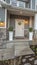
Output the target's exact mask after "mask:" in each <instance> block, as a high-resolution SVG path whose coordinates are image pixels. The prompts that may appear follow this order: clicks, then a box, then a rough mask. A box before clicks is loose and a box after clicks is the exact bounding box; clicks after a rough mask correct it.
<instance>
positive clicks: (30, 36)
mask: <svg viewBox="0 0 37 65" xmlns="http://www.w3.org/2000/svg"><path fill="white" fill-rule="evenodd" d="M29 40H33V32H29Z"/></svg>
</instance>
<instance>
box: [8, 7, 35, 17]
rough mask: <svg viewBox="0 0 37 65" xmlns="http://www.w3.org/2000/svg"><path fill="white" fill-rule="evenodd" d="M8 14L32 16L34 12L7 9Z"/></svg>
mask: <svg viewBox="0 0 37 65" xmlns="http://www.w3.org/2000/svg"><path fill="white" fill-rule="evenodd" d="M8 13H10V14H14V15H22V16H34V12H31V11H28V10H21V9H19V10H18V9H15V8H14V9H12V10H11V9H8Z"/></svg>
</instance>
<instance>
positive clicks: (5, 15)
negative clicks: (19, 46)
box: [5, 9, 7, 28]
mask: <svg viewBox="0 0 37 65" xmlns="http://www.w3.org/2000/svg"><path fill="white" fill-rule="evenodd" d="M6 22H7V9H5V28H6Z"/></svg>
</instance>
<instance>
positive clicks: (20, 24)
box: [15, 19, 24, 38]
mask: <svg viewBox="0 0 37 65" xmlns="http://www.w3.org/2000/svg"><path fill="white" fill-rule="evenodd" d="M15 37H22V38H23V37H24V21H23V19H16V20H15Z"/></svg>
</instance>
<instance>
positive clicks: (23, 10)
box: [0, 1, 37, 16]
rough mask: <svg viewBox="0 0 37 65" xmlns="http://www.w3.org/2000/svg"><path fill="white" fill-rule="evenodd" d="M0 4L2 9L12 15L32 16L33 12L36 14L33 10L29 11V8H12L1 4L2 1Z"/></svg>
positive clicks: (4, 3) (3, 3)
mask: <svg viewBox="0 0 37 65" xmlns="http://www.w3.org/2000/svg"><path fill="white" fill-rule="evenodd" d="M0 3H1V5H2V7H4V8H6V9H7V10H8V11H10V12H11V13H12V14H17V15H26V16H34V14H35V12H37V11H35V10H31V9H30V8H20V7H14V6H12V5H10V4H7V3H6V2H3V1H1V2H0Z"/></svg>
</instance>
